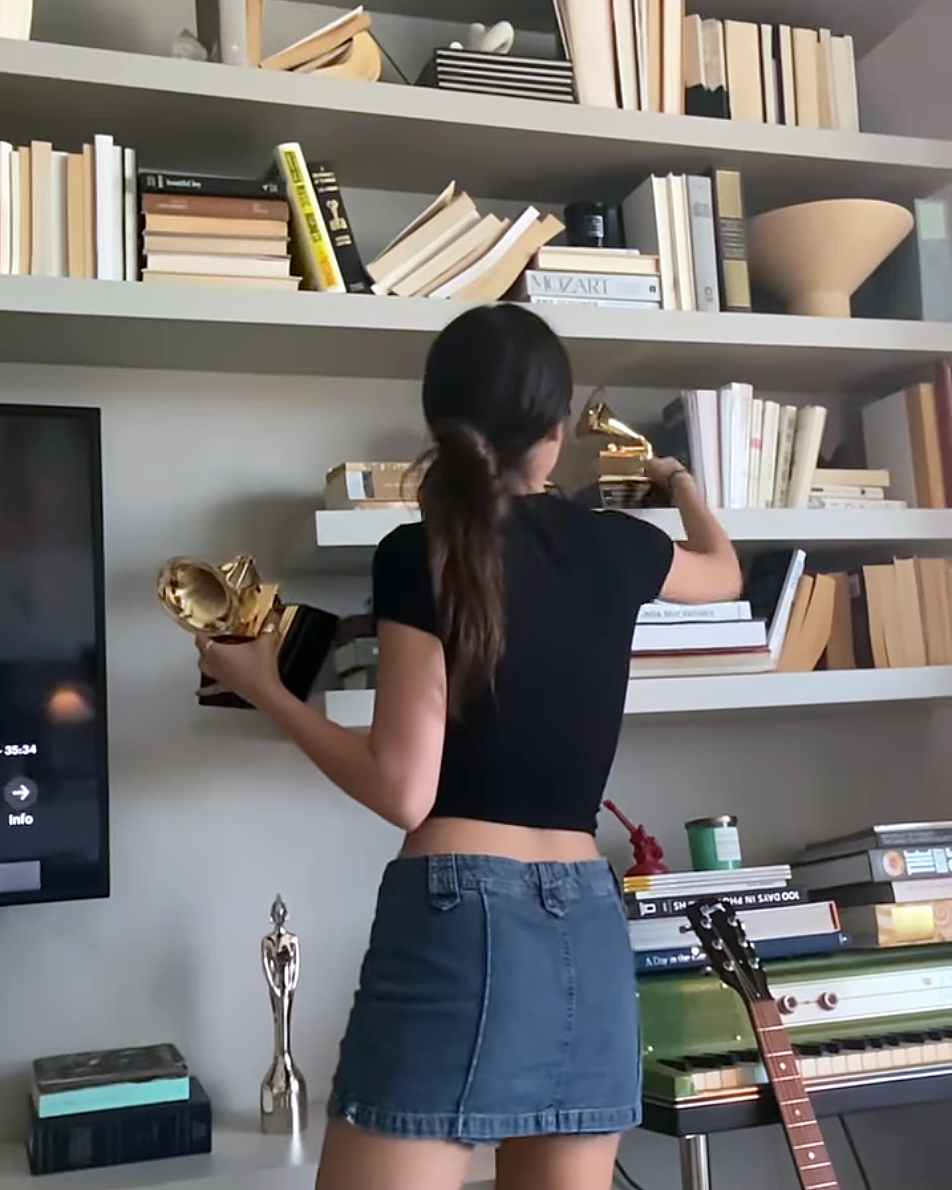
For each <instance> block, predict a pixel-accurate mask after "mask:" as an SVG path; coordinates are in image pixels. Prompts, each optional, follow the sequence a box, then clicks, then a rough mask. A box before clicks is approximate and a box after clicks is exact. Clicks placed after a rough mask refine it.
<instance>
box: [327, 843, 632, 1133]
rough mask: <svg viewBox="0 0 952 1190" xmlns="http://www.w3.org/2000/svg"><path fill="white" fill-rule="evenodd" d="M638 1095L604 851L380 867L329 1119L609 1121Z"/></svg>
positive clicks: (469, 1124)
mask: <svg viewBox="0 0 952 1190" xmlns="http://www.w3.org/2000/svg"><path fill="white" fill-rule="evenodd" d="M640 1099H641V1044H640V1036H639V1027H638V1001H637V986H636V980H635V967H634V958H633V955H632V953H631V949H630V946H629V942H628V931H627V924H626V920H625V910H624V905H623V902H622V898H621V895H620V893H619V889H618V885H617V883H616V880H615V877H614V875H613V873H612V870H611V868H610V867H609V866H608V864H607V863H606V862H605V861H602V860H597V861H592V862H588V863H576V864H558V863H541V864H524V863H518V862H516V861H514V860H507V859H497V858H492V857H484V856H470V855H440V856H428V857H424V858H415V859H398V860H395V861H394V862H393V863H392V864H390V865H389V866H388V868H387V869H386V872H385V874H384V877H383V882H382V884H381V887H380V893H379V898H378V902H377V913H376V917H375V920H374V925H373V932H372V935H371V941H370V948H369V950H368V952H367V955H366V958H365V959H364V963H363V967H362V970H361V975H360V986H359V989H358V991H357V995H356V997H355V1001H354V1006H353V1010H352V1012H351V1016H350V1021H349V1023H348V1026H347V1031H346V1034H345V1036H344V1040H343V1042H342V1043H341V1053H340V1063H339V1066H338V1069H337V1073H336V1075H335V1077H334V1084H333V1088H332V1094H331V1098H330V1102H329V1105H328V1112H329V1115H330V1116H331V1117H332V1118H343V1119H345V1120H347V1121H349V1122H350V1123H352V1124H355V1125H357V1126H358V1127H361V1128H365V1129H367V1130H369V1131H372V1132H376V1133H383V1134H386V1135H390V1136H399V1137H417V1138H428V1139H445V1140H458V1141H461V1142H464V1143H468V1144H478V1143H483V1142H494V1141H501V1140H505V1139H506V1138H508V1137H520V1136H550V1135H577V1134H582V1133H589V1134H597V1133H618V1132H624V1131H626V1130H627V1129H629V1128H631V1127H633V1126H634V1125H635V1124H637V1123H639V1122H640V1116H641V1105H640Z"/></svg>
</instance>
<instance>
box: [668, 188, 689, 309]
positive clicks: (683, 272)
mask: <svg viewBox="0 0 952 1190" xmlns="http://www.w3.org/2000/svg"><path fill="white" fill-rule="evenodd" d="M665 182H666V185H667V191H668V210H669V213H670V216H671V232H672V240H673V241H674V259H675V285H676V287H677V295H678V309H679V310H696V309H697V299H696V297H695V282H694V254H693V253H692V251H691V226H690V220H689V216H688V189H687V182H686V180H685V178H684V175H683V174H668V176H667V178H666V179H665Z"/></svg>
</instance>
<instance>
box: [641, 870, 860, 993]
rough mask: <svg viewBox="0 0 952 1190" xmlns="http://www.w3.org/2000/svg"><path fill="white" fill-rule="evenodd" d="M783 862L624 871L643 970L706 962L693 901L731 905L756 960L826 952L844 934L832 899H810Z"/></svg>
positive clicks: (679, 968) (844, 941)
mask: <svg viewBox="0 0 952 1190" xmlns="http://www.w3.org/2000/svg"><path fill="white" fill-rule="evenodd" d="M792 876H793V873H792V871H791V868H790V866H789V865H787V864H776V865H772V866H768V867H758V868H754V867H751V868H736V869H734V870H733V871H720V872H665V873H662V874H659V875H652V876H626V877H625V879H624V894H625V905H626V908H627V912H628V938H629V941H630V943H631V948H632V950H633V951H634V953H635V960H636V964H637V967H638V970H639V971H640V972H642V973H644V974H648V973H656V972H665V971H683V970H690V969H697V968H702V967H706V966H707V965H708V961H707V958H706V957H705V955H704V952H703V950H702V949H701V946H700V943H699V941H698V938H697V936H696V934H695V933H694V931H693V930H692V929H691V926H690V923H689V922H688V919H687V917H686V915H685V910H686V909H687V906H688V905H690V904H692V903H693V902H695V901H699V900H703V899H706V898H716V899H719V900H723V901H726V902H727V903H728V904H731V905H733V906H734V907H735V908H736V910H737V916H738V917H739V918H740V920H741V923H742V924H743V926H744V929H745V931H746V933H747V936H748V937H749V938H750V940H751V942H752V943H753V944H754V946H755V948H756V950H757V954H758V955H759V957H760V958H761V959H762V960H779V959H793V958H802V957H806V956H811V955H821V954H830V953H833V952H835V951H838V950H841V949H843V948H844V947H845V946H847V945H848V943H849V940H848V938H847V937H846V936H845V935H844V934H843V932H842V930H841V925H840V917H839V913H838V911H837V906H836V904H835V903H834V902H833V901H832V900H826V901H820V900H816V901H810V900H808V899H807V897H806V896H805V894H804V893H803V891H802V889H801V888H799V887H797V886H796V885H795V884H794V883H793V880H792Z"/></svg>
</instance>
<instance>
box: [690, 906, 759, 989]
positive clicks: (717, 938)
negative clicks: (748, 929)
mask: <svg viewBox="0 0 952 1190" xmlns="http://www.w3.org/2000/svg"><path fill="white" fill-rule="evenodd" d="M686 913H687V918H688V921H689V922H690V923H691V925H692V927H693V929H694V932H695V933H696V934H697V936H698V940H699V941H700V943H701V946H702V947H703V948H704V952H705V954H706V955H707V957H708V959H709V960H710V962H711V966H712V967H713V968H714V970H715V971H716V972H717V974H718V975H719V976H720V977H721V979H722V980H723V981H724V983H726V984H727V986H728V987H730V988H733V989H734V991H735V992H737V993H738V995H740V996H742V997H743V998H744V1000H745V1001H746V1002H747V1003H748V1004H756V1003H758V1002H766V1001H770V1000H772V998H773V997H772V996H771V994H770V989H769V988H768V986H767V977H766V975H765V974H764V969H763V967H762V966H761V964H760V959H759V958H758V957H757V952H756V951H755V950H754V948H753V946H752V945H751V943H750V942H749V941H748V939H747V935H746V934H745V933H744V927H743V926H742V925H741V923H740V919H739V918H738V916H737V912H736V910H735V909H734V907H733V906H732V905H729V904H727V903H726V902H724V901H717V900H708V901H698V902H696V903H695V904H694V905H689V906H688V907H687V910H686Z"/></svg>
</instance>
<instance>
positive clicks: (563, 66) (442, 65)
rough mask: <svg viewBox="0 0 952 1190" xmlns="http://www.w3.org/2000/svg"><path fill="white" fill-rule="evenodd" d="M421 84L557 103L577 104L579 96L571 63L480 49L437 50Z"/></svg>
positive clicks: (423, 85) (420, 80)
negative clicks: (520, 56) (487, 51)
mask: <svg viewBox="0 0 952 1190" xmlns="http://www.w3.org/2000/svg"><path fill="white" fill-rule="evenodd" d="M417 86H419V87H438V88H439V89H440V90H441V91H470V92H476V93H478V94H481V95H508V96H510V97H512V98H514V99H542V100H549V101H551V102H553V103H575V99H576V97H575V74H574V72H573V70H572V63H571V62H565V61H552V60H550V59H546V58H513V57H510V56H509V55H508V54H490V53H484V52H482V51H479V50H454V49H438V50H435V51H434V53H433V57H432V58H431V59H430V61H429V62H428V63H427V64H426V66H425V67H424V69H423V72H422V74H421V75H420V77H419V78H418V79H417Z"/></svg>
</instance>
